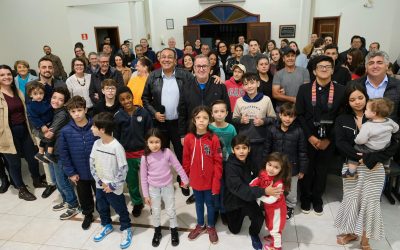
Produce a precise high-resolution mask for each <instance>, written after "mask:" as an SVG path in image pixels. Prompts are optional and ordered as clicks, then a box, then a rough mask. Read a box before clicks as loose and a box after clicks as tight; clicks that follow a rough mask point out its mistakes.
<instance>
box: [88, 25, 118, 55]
mask: <svg viewBox="0 0 400 250" xmlns="http://www.w3.org/2000/svg"><path fill="white" fill-rule="evenodd" d="M97 29H117V33H118V37H117V43H118V44H115V46H118V47H119V45H121V41H120V40H121V39H120V37H119V27H118V26H95V27H94V36H95V39H96V48H97V51H101V50H100V49H99V44H98V42H97V32H96V31H97Z"/></svg>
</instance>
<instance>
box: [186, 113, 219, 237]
mask: <svg viewBox="0 0 400 250" xmlns="http://www.w3.org/2000/svg"><path fill="white" fill-rule="evenodd" d="M210 120H211V111H210V109H209V108H208V107H206V106H198V107H196V108H195V109H194V110H193V113H192V120H191V123H190V125H189V133H188V134H187V135H186V136H185V139H184V146H183V168H184V169H185V171H186V173H187V174H188V175H189V180H190V185H191V186H192V188H193V193H194V197H195V200H196V215H197V225H196V227H195V228H194V229H193V230H192V231H191V232H190V233H189V235H188V237H189V240H194V239H196V238H197V237H198V236H199V235H200V234H202V233H205V232H206V231H207V232H208V235H209V239H210V242H211V243H213V244H216V243H217V242H218V235H217V231H216V230H215V218H214V216H215V209H214V200H217V199H218V198H219V197H218V195H219V193H220V188H221V182H220V180H221V176H222V150H221V145H220V142H219V139H218V136H217V135H215V134H213V133H212V132H211V131H210V130H209V128H208V125H209V123H210ZM204 204H205V205H206V206H207V222H208V226H206V224H205V222H204Z"/></svg>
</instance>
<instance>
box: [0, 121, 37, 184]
mask: <svg viewBox="0 0 400 250" xmlns="http://www.w3.org/2000/svg"><path fill="white" fill-rule="evenodd" d="M11 133H12V136H13V141H14V146H15V149H16V150H17V154H3V155H4V157H5V158H6V160H7V163H8V165H9V169H10V176H11V178H12V180H13V181H14V184H15V186H16V187H17V188H20V187H23V186H25V184H24V181H23V179H22V174H21V160H22V158H25V160H26V161H27V163H28V167H29V172H30V173H31V176H32V179H36V180H38V179H39V178H40V173H39V162H38V161H37V160H36V159H35V154H36V153H37V147H36V146H35V145H34V144H33V141H32V138H31V135H30V134H29V131H28V128H27V127H26V125H25V124H21V125H13V126H11Z"/></svg>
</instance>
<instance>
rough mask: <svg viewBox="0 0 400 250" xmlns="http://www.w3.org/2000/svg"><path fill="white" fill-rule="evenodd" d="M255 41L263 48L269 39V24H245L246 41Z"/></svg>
mask: <svg viewBox="0 0 400 250" xmlns="http://www.w3.org/2000/svg"><path fill="white" fill-rule="evenodd" d="M249 39H257V40H258V42H259V43H260V46H263V44H265V42H266V41H267V40H270V39H271V23H270V22H260V23H247V40H249Z"/></svg>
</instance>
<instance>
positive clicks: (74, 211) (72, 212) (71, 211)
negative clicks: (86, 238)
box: [60, 206, 79, 220]
mask: <svg viewBox="0 0 400 250" xmlns="http://www.w3.org/2000/svg"><path fill="white" fill-rule="evenodd" d="M77 214H79V207H78V206H76V207H71V208H68V209H67V211H65V212H64V213H63V214H61V215H60V220H68V219H69V218H72V217H74V216H75V215H77Z"/></svg>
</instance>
